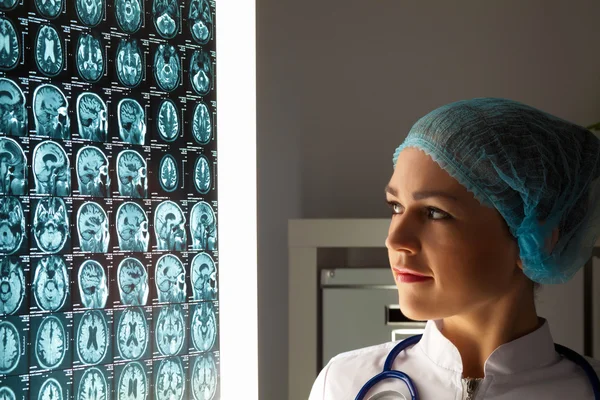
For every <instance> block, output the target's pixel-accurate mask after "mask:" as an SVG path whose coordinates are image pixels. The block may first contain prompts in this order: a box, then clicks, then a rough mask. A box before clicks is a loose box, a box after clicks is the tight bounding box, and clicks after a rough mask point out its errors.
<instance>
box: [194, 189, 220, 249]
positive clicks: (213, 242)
mask: <svg viewBox="0 0 600 400" xmlns="http://www.w3.org/2000/svg"><path fill="white" fill-rule="evenodd" d="M190 231H191V232H192V248H193V249H194V250H216V249H217V220H216V218H215V213H214V211H213V209H212V207H211V206H210V204H208V203H207V202H205V201H201V202H200V203H196V204H194V207H192V212H191V213H190Z"/></svg>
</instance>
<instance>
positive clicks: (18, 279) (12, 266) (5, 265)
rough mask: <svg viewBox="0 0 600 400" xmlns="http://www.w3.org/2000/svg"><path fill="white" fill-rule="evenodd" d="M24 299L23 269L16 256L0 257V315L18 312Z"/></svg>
mask: <svg viewBox="0 0 600 400" xmlns="http://www.w3.org/2000/svg"><path fill="white" fill-rule="evenodd" d="M24 300H25V271H24V265H23V262H21V260H20V259H19V258H16V257H14V258H13V257H1V258H0V316H4V315H10V314H14V313H16V312H18V310H19V308H20V307H21V305H22V304H23V301H24Z"/></svg>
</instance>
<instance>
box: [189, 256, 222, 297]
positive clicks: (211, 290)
mask: <svg viewBox="0 0 600 400" xmlns="http://www.w3.org/2000/svg"><path fill="white" fill-rule="evenodd" d="M191 280H192V291H193V293H194V300H200V301H213V300H216V299H217V269H216V267H215V262H214V260H213V259H212V257H211V256H210V255H208V254H207V253H199V254H196V256H194V258H193V260H192V267H191Z"/></svg>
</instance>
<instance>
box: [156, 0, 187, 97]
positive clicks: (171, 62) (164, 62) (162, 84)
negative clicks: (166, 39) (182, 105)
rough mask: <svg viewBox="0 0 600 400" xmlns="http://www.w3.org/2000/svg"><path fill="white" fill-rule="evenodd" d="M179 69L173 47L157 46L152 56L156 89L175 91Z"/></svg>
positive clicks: (179, 62) (177, 56) (177, 57)
mask: <svg viewBox="0 0 600 400" xmlns="http://www.w3.org/2000/svg"><path fill="white" fill-rule="evenodd" d="M160 1H163V0H160ZM180 69H181V61H180V60H179V54H177V49H176V48H175V46H171V45H165V44H161V45H160V46H158V49H157V50H156V53H155V54H154V79H156V83H157V84H158V87H159V88H161V89H162V90H164V91H167V92H170V91H171V90H173V89H175V88H176V87H177V85H178V84H179V74H180Z"/></svg>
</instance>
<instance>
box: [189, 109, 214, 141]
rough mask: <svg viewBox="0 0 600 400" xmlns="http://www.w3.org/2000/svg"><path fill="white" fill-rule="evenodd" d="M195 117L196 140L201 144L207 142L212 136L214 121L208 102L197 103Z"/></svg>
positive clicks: (194, 133)
mask: <svg viewBox="0 0 600 400" xmlns="http://www.w3.org/2000/svg"><path fill="white" fill-rule="evenodd" d="M193 119H194V121H193V125H192V134H193V135H194V140H196V142H198V143H200V144H207V143H208V142H209V141H210V138H211V136H212V123H211V121H210V112H209V111H208V107H207V106H206V104H204V103H202V102H200V103H198V104H196V107H195V108H194V117H193Z"/></svg>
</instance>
